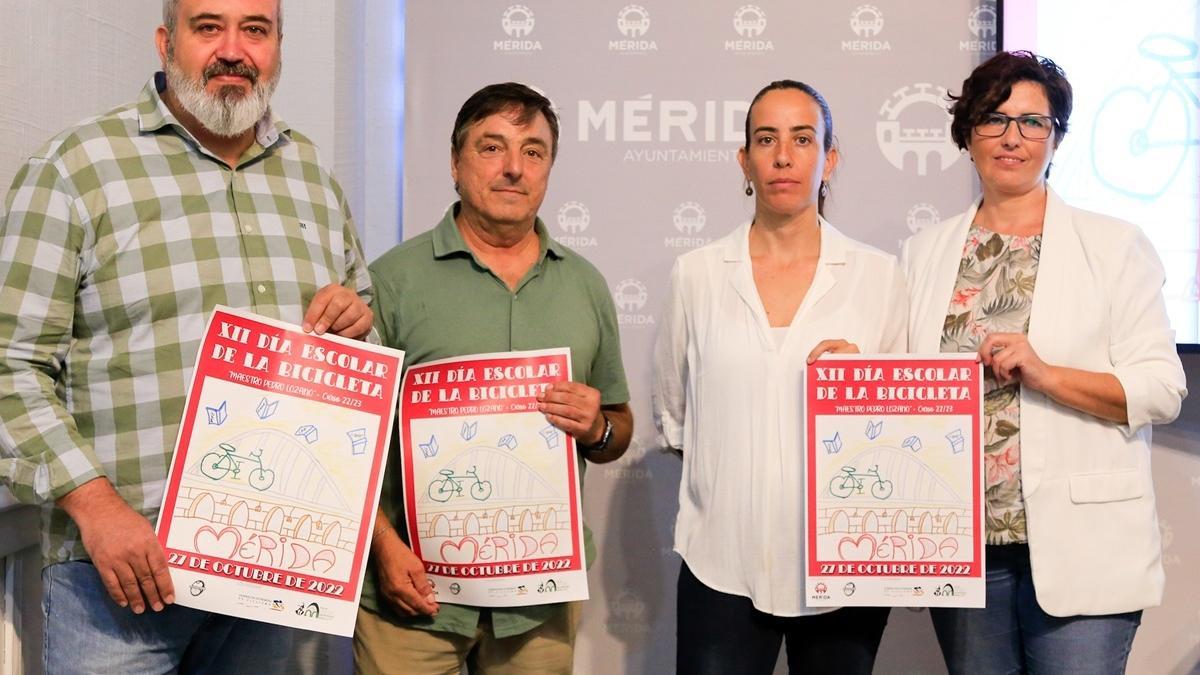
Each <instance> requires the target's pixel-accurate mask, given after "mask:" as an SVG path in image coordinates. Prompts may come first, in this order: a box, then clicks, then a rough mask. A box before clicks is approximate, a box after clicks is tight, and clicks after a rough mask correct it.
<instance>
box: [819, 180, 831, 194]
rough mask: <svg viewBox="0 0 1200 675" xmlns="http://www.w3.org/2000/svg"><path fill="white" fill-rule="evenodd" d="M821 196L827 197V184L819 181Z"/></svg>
mask: <svg viewBox="0 0 1200 675" xmlns="http://www.w3.org/2000/svg"><path fill="white" fill-rule="evenodd" d="M821 196H822V197H828V196H829V183H826V182H825V181H821Z"/></svg>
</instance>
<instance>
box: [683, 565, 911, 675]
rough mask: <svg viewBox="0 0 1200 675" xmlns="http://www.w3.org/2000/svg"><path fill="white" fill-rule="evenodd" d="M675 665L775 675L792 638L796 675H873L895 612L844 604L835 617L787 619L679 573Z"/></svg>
mask: <svg viewBox="0 0 1200 675" xmlns="http://www.w3.org/2000/svg"><path fill="white" fill-rule="evenodd" d="M677 610H678V611H677V617H678V626H679V628H678V635H677V640H676V646H675V668H676V671H677V672H679V673H682V674H683V675H733V674H740V673H744V674H746V675H758V674H759V673H762V674H763V675H770V674H771V673H772V672H774V670H775V662H776V660H778V658H779V646H780V643H781V642H784V641H785V639H786V646H787V662H788V671H789V672H791V673H806V674H807V673H838V674H839V675H848V674H852V673H863V674H864V675H866V674H869V673H870V672H871V668H872V667H873V666H874V665H875V653H876V652H877V651H879V641H880V639H881V638H882V637H883V629H884V627H885V626H886V625H887V618H888V612H889V611H890V608H888V607H845V608H842V609H839V610H836V611H833V612H830V613H828V614H817V615H815V616H798V617H781V616H772V615H770V614H766V613H764V612H760V611H758V610H757V609H755V608H754V605H753V604H752V603H751V602H750V599H749V598H744V597H742V596H739V595H729V594H727V593H721V592H719V591H714V590H713V589H711V588H709V587H708V586H705V585H704V584H703V583H701V582H700V580H699V579H697V578H696V577H695V575H693V574H692V571H691V570H689V569H688V566H687V564H686V563H684V564H682V565H681V566H680V568H679V596H678V606H677Z"/></svg>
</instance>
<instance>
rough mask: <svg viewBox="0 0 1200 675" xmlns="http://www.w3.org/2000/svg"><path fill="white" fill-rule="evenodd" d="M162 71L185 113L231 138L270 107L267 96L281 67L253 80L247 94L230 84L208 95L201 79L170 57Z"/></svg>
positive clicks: (270, 93) (244, 130) (277, 78)
mask: <svg viewBox="0 0 1200 675" xmlns="http://www.w3.org/2000/svg"><path fill="white" fill-rule="evenodd" d="M164 70H165V72H166V76H167V89H168V90H170V91H172V92H173V93H174V95H175V100H177V101H179V105H180V106H182V107H183V109H184V110H186V111H187V112H188V114H190V115H191V116H192V117H195V118H196V120H197V121H199V122H200V124H201V125H203V126H204V128H205V129H207V130H209V131H210V132H212V133H213V134H216V135H217V136H222V137H224V138H234V137H237V136H241V135H242V134H243V133H245V132H246V131H247V130H249V129H250V128H252V127H253V126H254V125H255V124H257V123H258V121H259V120H260V119H262V118H263V116H264V115H266V114H267V110H269V109H270V107H271V95H272V94H274V93H275V87H276V86H277V85H278V84H279V76H280V74H281V73H282V70H283V69H282V68H276V69H275V75H274V76H272V77H271V79H270V80H269V81H267V82H263V81H262V80H259V81H257V82H255V83H254V85H253V86H252V87H251V90H250V93H249V94H243V93H242V91H241V89H236V88H233V87H226V88H222V90H221V91H218V92H217V93H216V94H210V93H208V91H206V90H205V89H204V84H203V83H202V82H201V81H197V80H193V79H191V78H190V77H188V76H187V74H185V73H184V72H183V70H181V69H180V68H179V66H178V65H176V63H175V61H174V59H168V60H167V64H166V68H165V69H164ZM227 90H228V91H227Z"/></svg>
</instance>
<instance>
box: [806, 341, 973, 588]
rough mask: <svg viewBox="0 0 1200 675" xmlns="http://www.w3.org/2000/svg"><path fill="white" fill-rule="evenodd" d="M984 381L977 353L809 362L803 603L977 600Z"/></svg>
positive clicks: (837, 358)
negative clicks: (804, 591)
mask: <svg viewBox="0 0 1200 675" xmlns="http://www.w3.org/2000/svg"><path fill="white" fill-rule="evenodd" d="M982 387H983V376H982V366H981V365H980V364H979V363H978V362H977V361H976V359H975V355H974V354H939V355H936V356H911V355H909V356H896V355H869V356H865V355H858V354H855V355H844V356H826V357H822V358H821V359H820V360H818V361H817V362H816V363H814V364H813V365H811V366H809V367H808V370H807V372H806V373H805V377H804V391H805V434H806V437H807V442H806V446H805V447H806V454H807V458H806V467H807V486H806V489H807V497H808V499H807V505H808V508H807V517H806V522H805V529H806V536H805V539H806V552H807V560H806V571H807V574H806V580H805V583H806V595H807V601H808V604H809V605H813V606H896V607H901V606H911V607H983V602H984V547H983V543H984V542H983V506H982V504H983V502H982V497H983V484H982V475H981V467H982V461H983V457H982V446H981V443H980V439H981V438H982V436H981V434H982V426H981V425H982V421H983V419H982V417H983V393H982Z"/></svg>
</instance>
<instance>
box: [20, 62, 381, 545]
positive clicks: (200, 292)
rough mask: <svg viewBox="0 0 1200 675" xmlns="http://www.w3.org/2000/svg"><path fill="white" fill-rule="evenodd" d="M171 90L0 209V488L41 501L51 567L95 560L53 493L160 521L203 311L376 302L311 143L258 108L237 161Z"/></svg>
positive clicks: (110, 126)
mask: <svg viewBox="0 0 1200 675" xmlns="http://www.w3.org/2000/svg"><path fill="white" fill-rule="evenodd" d="M164 86H165V85H164V79H163V78H162V74H161V73H159V74H158V75H156V76H155V77H154V78H153V79H151V81H150V82H149V83H148V84H147V85H146V87H145V88H144V89H143V91H142V94H141V96H140V98H139V99H138V100H137V102H135V103H132V104H129V105H126V106H123V107H121V108H117V109H116V110H114V111H112V112H110V113H107V114H105V115H102V116H100V117H97V118H95V119H93V120H91V121H88V122H84V123H82V124H80V125H79V126H76V127H74V128H72V129H68V130H67V131H65V132H63V133H62V134H60V135H58V136H57V137H55V138H54V139H52V140H51V141H50V142H49V143H48V144H47V145H46V146H45V147H43V148H42V149H41V150H39V151H38V152H37V154H36V155H35V156H34V157H32V158H31V159H30V160H29V161H28V162H27V163H26V164H25V166H24V167H23V168H22V169H21V170H20V172H19V173H18V174H17V177H16V179H15V180H14V182H13V186H12V189H11V191H10V192H9V194H8V199H7V202H6V204H5V207H6V208H5V212H6V213H7V215H0V422H2V426H0V484H2V485H4V486H6V487H8V488H10V489H11V490H12V491H13V492H14V493H15V494H16V496H17V497H18V498H19V499H21V500H22V501H26V502H33V503H42V505H43V506H42V508H43V523H46V526H45V527H44V528H43V539H42V552H43V557H44V561H45V563H46V564H50V563H53V562H57V561H65V560H75V559H85V558H86V557H87V553H86V551H84V549H83V546H82V544H81V542H80V540H79V531H78V528H77V527H76V526H75V524H74V522H73V521H72V520H71V519H70V517H69V516H67V514H66V512H65V511H63V510H61V509H59V508H57V507H56V506H55V505H54V504H53V500H54V499H57V498H58V497H61V496H62V495H64V494H66V493H67V492H70V491H71V490H73V489H75V488H76V487H79V486H80V485H82V484H83V483H85V482H87V481H89V480H91V479H93V478H97V477H99V476H107V477H108V479H109V480H110V481H111V482H112V483H113V485H114V486H115V488H116V490H117V493H118V494H120V495H121V497H122V498H124V499H125V501H126V502H128V503H129V505H130V506H132V507H133V508H134V509H135V510H137V511H138V512H140V513H141V514H142V515H144V516H146V517H147V518H149V519H150V520H151V521H153V520H154V519H155V518H156V517H157V512H158V507H159V503H160V502H161V500H162V493H163V487H164V481H165V478H166V473H167V469H168V467H169V466H170V463H171V454H172V452H173V450H174V445H175V438H176V435H177V432H178V428H179V422H180V417H181V416H182V414H183V404H184V398H185V395H186V391H185V388H186V386H187V383H188V380H189V379H190V377H191V372H192V366H193V364H194V362H195V357H196V350H197V348H198V347H199V345H200V340H201V338H202V337H203V331H204V326H205V323H206V321H207V319H208V317H209V315H210V313H211V311H212V308H213V306H215V305H217V304H224V305H229V306H232V307H238V308H244V309H248V310H250V311H252V312H256V313H259V314H262V315H265V316H268V317H271V318H275V319H281V320H283V321H289V322H293V323H299V322H300V321H301V319H302V318H303V315H304V308H305V307H307V305H308V303H309V301H310V300H311V299H312V297H313V295H314V294H315V293H316V291H317V290H318V289H320V288H321V287H323V286H326V285H328V284H331V283H340V284H343V285H345V286H348V287H350V288H354V289H356V290H357V291H358V292H359V295H360V296H362V297H363V298H364V299H365V300H368V301H369V300H370V295H369V292H370V277H369V274H368V272H367V268H366V264H365V261H364V260H363V255H362V251H361V249H360V246H359V242H358V239H357V237H356V235H355V232H354V227H353V224H352V222H351V220H350V217H349V211H348V209H347V206H346V202H345V199H344V197H343V195H342V191H341V188H340V187H339V186H338V184H337V183H336V182H335V181H334V180H333V177H332V176H331V175H330V174H329V172H328V171H326V170H325V169H324V168H323V167H322V166H321V164H320V162H319V159H318V157H317V153H316V148H315V147H314V146H313V145H312V143H311V142H310V141H309V140H308V139H306V138H305V137H304V136H302V135H301V134H299V133H297V132H295V131H292V130H290V129H289V128H288V127H287V125H285V124H284V123H283V122H281V121H279V120H277V119H275V118H274V117H273V116H272V115H271V114H270V113H268V115H267V116H265V117H264V118H263V119H262V120H260V121H259V123H258V125H257V127H256V129H255V134H256V135H255V143H254V144H253V145H252V146H251V147H250V148H249V149H248V150H247V151H246V152H245V153H244V154H243V156H242V157H241V159H240V160H239V162H238V165H237V166H236V167H233V168H231V167H229V166H228V165H226V164H225V163H224V162H223V161H221V160H220V159H218V158H217V157H216V156H214V155H212V154H211V153H209V152H208V151H207V150H205V149H203V148H202V147H201V146H200V145H199V143H197V142H196V140H195V139H194V138H193V137H192V136H191V134H190V133H188V132H187V130H186V129H184V128H183V126H182V125H181V124H180V123H179V122H178V120H176V119H175V117H174V116H173V115H172V114H171V112H170V110H169V109H168V108H167V106H166V105H165V104H164V103H163V101H162V98H161V97H160V95H159V94H160V91H161V90H162V88H163V87H164Z"/></svg>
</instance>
